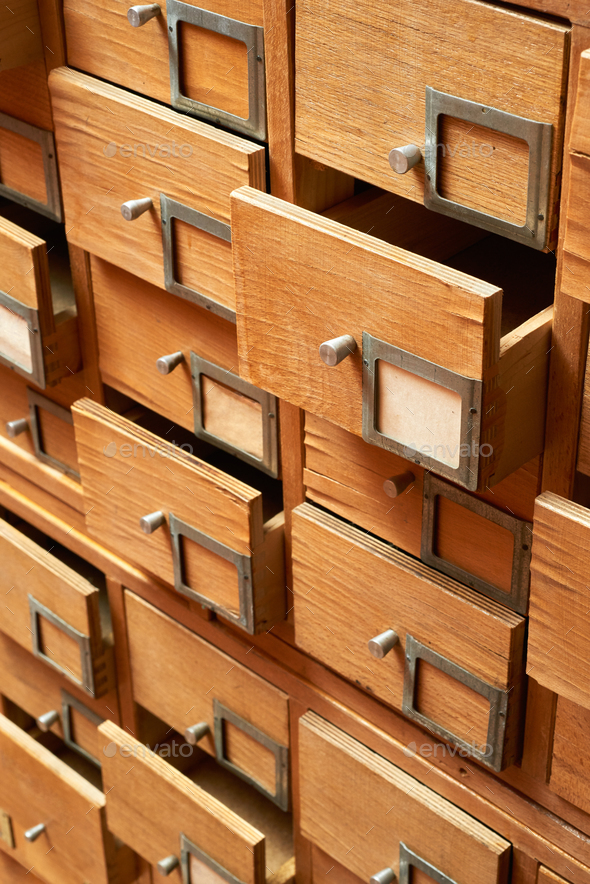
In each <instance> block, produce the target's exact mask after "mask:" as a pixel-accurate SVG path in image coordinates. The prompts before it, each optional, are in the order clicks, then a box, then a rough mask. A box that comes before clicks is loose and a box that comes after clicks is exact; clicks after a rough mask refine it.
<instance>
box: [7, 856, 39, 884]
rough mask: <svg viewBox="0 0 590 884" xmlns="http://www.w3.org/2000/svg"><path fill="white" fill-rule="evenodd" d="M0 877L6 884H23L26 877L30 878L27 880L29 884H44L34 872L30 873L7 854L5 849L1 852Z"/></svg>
mask: <svg viewBox="0 0 590 884" xmlns="http://www.w3.org/2000/svg"><path fill="white" fill-rule="evenodd" d="M0 875H1V876H2V881H3V882H4V884H22V882H23V880H25V875H27V876H28V877H27V878H26V881H27V882H28V884H42V882H41V879H40V878H38V877H37V876H36V874H35V873H34V872H28V870H27V869H26V868H25V867H24V866H21V864H20V863H18V862H17V861H16V860H15V859H12V857H10V856H9V855H8V854H7V853H5V852H4V849H2V850H0Z"/></svg>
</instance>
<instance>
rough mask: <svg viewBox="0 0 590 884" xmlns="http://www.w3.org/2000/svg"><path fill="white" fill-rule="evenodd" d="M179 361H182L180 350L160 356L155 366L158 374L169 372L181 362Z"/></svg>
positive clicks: (182, 355) (182, 356) (182, 354)
mask: <svg viewBox="0 0 590 884" xmlns="http://www.w3.org/2000/svg"><path fill="white" fill-rule="evenodd" d="M181 362H184V353H183V352H182V350H177V351H176V353H169V354H168V355H167V356H160V358H159V359H158V360H156V368H157V369H158V371H159V372H160V374H170V373H171V372H173V371H174V369H175V368H177V367H178V366H179V365H180V364H181Z"/></svg>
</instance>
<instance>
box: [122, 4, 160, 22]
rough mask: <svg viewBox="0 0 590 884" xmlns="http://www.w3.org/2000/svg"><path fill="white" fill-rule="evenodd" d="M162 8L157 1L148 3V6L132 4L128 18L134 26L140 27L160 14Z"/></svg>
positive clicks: (128, 11)
mask: <svg viewBox="0 0 590 884" xmlns="http://www.w3.org/2000/svg"><path fill="white" fill-rule="evenodd" d="M161 12H162V10H161V9H160V7H159V6H158V4H157V3H148V4H147V6H132V7H131V9H128V10H127V20H128V21H129V24H130V25H133V27H134V28H140V27H141V26H142V25H145V23H146V22H148V21H149V20H150V19H151V18H155V17H156V16H157V15H160V14H161Z"/></svg>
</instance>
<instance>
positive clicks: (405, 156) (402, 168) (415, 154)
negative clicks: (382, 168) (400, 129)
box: [389, 144, 422, 175]
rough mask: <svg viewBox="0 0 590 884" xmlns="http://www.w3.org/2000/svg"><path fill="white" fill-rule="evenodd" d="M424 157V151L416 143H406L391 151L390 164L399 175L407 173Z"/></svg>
mask: <svg viewBox="0 0 590 884" xmlns="http://www.w3.org/2000/svg"><path fill="white" fill-rule="evenodd" d="M421 159H422V152H421V150H420V148H419V147H416V145H415V144H404V146H403V147H394V148H393V150H390V151H389V165H390V166H391V168H392V169H393V171H394V172H397V174H398V175H405V174H406V172H409V171H410V169H413V168H414V166H417V165H418V163H419V162H420V160H421Z"/></svg>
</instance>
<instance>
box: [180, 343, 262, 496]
mask: <svg viewBox="0 0 590 884" xmlns="http://www.w3.org/2000/svg"><path fill="white" fill-rule="evenodd" d="M191 375H192V379H193V404H194V417H195V427H194V433H195V436H197V438H199V439H203V440H204V441H205V442H210V443H212V444H213V445H216V446H217V448H221V449H222V450H223V451H228V452H229V453H230V454H234V455H235V456H236V457H239V458H240V460H243V461H246V463H250V464H252V466H255V467H258V469H259V470H262V472H264V473H268V475H269V476H273V478H275V479H276V478H277V476H278V474H279V444H278V431H277V419H276V415H277V414H278V410H277V409H278V406H277V400H276V396H273V395H272V394H271V393H267V392H266V390H261V389H260V388H259V387H255V386H254V384H250V383H249V382H248V381H245V380H244V379H243V378H241V377H239V376H238V375H237V374H232V372H230V371H226V370H225V369H224V368H220V367H219V366H218V365H215V364H214V363H213V362H208V361H207V360H206V359H203V358H202V357H201V356H197V354H196V353H192V352H191ZM203 375H205V376H206V377H208V378H210V379H211V380H212V381H219V383H220V384H224V385H225V386H226V387H231V389H232V390H235V391H236V393H241V394H242V395H243V396H247V397H248V398H249V399H254V400H255V401H256V402H260V406H261V421H262V460H260V459H259V458H257V457H255V456H254V455H253V454H250V453H249V452H247V451H244V450H243V449H242V448H238V447H236V446H235V445H232V444H231V443H230V442H226V441H225V440H224V439H221V438H220V437H219V436H214V435H213V433H210V432H208V431H207V429H206V427H205V423H204V420H203V399H204V396H203V389H202V381H201V377H202V376H203Z"/></svg>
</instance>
